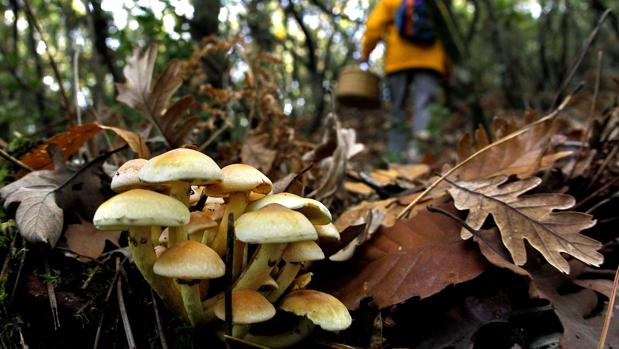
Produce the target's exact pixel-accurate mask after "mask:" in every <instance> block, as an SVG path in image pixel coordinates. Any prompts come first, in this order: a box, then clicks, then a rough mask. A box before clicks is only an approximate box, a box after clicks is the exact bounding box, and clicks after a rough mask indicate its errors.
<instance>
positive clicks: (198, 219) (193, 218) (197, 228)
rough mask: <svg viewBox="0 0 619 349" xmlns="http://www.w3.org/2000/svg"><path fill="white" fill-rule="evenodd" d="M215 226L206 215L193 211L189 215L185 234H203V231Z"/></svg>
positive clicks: (215, 223)
mask: <svg viewBox="0 0 619 349" xmlns="http://www.w3.org/2000/svg"><path fill="white" fill-rule="evenodd" d="M216 226H217V222H215V221H214V220H213V219H212V218H211V217H210V216H209V215H208V213H205V212H202V211H194V212H191V214H190V219H189V223H188V224H187V234H195V233H199V232H203V231H204V230H205V229H208V228H214V227H216Z"/></svg>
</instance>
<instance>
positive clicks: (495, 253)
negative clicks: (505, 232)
mask: <svg viewBox="0 0 619 349" xmlns="http://www.w3.org/2000/svg"><path fill="white" fill-rule="evenodd" d="M473 240H474V241H475V242H477V244H479V250H480V251H481V254H483V255H484V257H486V259H487V260H488V262H490V263H492V264H494V265H496V266H497V267H499V268H505V269H509V270H511V271H513V272H514V273H516V274H518V275H523V276H530V275H529V272H528V271H526V270H524V269H523V268H521V267H519V266H517V265H515V264H514V263H513V261H512V259H511V256H510V254H509V251H507V250H506V249H505V246H504V245H503V244H502V243H501V235H500V234H499V231H498V229H497V228H492V229H484V230H480V231H478V233H477V234H476V235H475V236H473Z"/></svg>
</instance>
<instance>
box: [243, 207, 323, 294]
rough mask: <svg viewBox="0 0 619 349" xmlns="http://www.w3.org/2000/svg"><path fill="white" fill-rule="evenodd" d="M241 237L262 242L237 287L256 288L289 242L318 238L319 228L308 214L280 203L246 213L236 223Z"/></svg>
mask: <svg viewBox="0 0 619 349" xmlns="http://www.w3.org/2000/svg"><path fill="white" fill-rule="evenodd" d="M234 228H235V231H236V236H237V238H238V239H239V240H241V241H243V242H246V243H250V244H259V245H258V248H257V249H256V252H255V253H254V256H253V258H252V259H251V261H250V263H249V265H248V266H247V268H246V269H245V270H244V271H243V273H242V274H241V275H240V276H239V278H238V279H237V281H236V283H235V285H234V288H251V289H257V288H258V287H260V285H261V283H262V281H264V280H266V279H267V278H268V276H269V275H270V273H271V270H272V269H273V267H275V266H276V265H277V264H278V263H279V260H280V259H281V256H282V253H283V252H284V248H285V247H286V243H288V242H294V241H303V240H316V239H317V238H318V235H317V234H316V229H314V226H313V225H312V223H310V221H309V220H308V219H307V218H305V216H304V215H303V214H301V213H299V212H296V211H293V210H290V209H288V208H286V207H284V206H281V205H278V204H271V205H267V206H265V207H263V208H261V209H259V210H257V211H253V212H246V213H244V214H243V215H241V216H240V217H239V219H237V220H236V222H235V225H234Z"/></svg>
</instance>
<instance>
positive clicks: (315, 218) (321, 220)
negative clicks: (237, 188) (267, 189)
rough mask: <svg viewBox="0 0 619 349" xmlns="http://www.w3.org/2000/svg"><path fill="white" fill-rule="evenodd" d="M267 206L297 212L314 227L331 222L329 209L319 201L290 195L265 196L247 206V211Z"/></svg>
mask: <svg viewBox="0 0 619 349" xmlns="http://www.w3.org/2000/svg"><path fill="white" fill-rule="evenodd" d="M269 204H280V205H282V206H285V207H287V208H289V209H291V210H295V211H299V212H301V213H303V214H304V215H305V217H307V219H309V220H310V222H312V224H315V225H323V224H329V223H331V220H332V217H331V213H330V212H329V209H328V208H327V207H326V206H325V205H323V204H322V203H321V202H320V201H317V200H314V199H308V198H303V197H300V196H298V195H295V194H292V193H277V194H272V195H267V196H265V197H263V198H262V199H260V200H257V201H254V202H252V203H251V204H249V205H248V206H247V211H248V212H250V211H255V210H259V209H261V208H262V207H264V206H266V205H269Z"/></svg>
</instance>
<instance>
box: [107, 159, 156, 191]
mask: <svg viewBox="0 0 619 349" xmlns="http://www.w3.org/2000/svg"><path fill="white" fill-rule="evenodd" d="M147 161H148V160H146V159H133V160H128V161H126V162H125V163H124V164H122V166H120V167H119V168H118V170H116V172H115V173H114V176H112V183H110V188H112V190H113V191H115V192H117V193H122V192H123V191H127V190H129V189H148V187H149V186H148V184H145V183H142V182H140V178H138V173H139V172H140V170H141V169H142V167H144V164H146V162H147Z"/></svg>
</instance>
